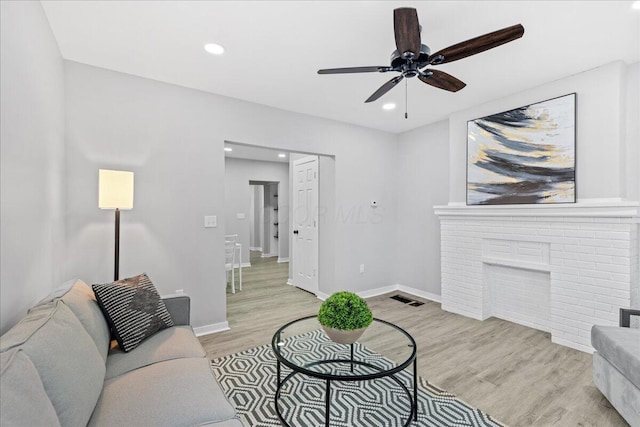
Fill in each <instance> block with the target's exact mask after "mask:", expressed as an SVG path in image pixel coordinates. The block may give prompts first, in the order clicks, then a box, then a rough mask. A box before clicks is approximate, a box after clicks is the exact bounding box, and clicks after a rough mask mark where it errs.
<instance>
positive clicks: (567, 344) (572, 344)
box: [551, 335, 595, 354]
mask: <svg viewBox="0 0 640 427" xmlns="http://www.w3.org/2000/svg"><path fill="white" fill-rule="evenodd" d="M551 342H552V343H554V344H559V345H563V346H565V347H571V348H573V349H576V350H580V351H584V352H585V353H589V354H593V353H594V352H595V350H594V348H593V347H591V346H586V345H582V344H578V343H575V342H573V341H568V340H565V339H562V338H557V337H554V336H553V335H551Z"/></svg>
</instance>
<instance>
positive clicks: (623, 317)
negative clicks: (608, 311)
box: [620, 308, 640, 328]
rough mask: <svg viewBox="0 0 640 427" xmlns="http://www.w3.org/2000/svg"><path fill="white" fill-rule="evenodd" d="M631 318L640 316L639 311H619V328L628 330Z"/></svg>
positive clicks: (628, 309) (623, 309) (624, 309)
mask: <svg viewBox="0 0 640 427" xmlns="http://www.w3.org/2000/svg"><path fill="white" fill-rule="evenodd" d="M631 316H640V310H633V309H631V308H621V309H620V326H621V327H623V328H628V327H630V326H631Z"/></svg>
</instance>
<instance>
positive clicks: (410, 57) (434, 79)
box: [318, 7, 524, 102]
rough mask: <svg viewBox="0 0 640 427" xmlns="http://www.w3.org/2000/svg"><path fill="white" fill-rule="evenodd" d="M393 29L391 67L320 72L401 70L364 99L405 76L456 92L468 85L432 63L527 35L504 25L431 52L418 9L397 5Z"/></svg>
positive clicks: (519, 28)
mask: <svg viewBox="0 0 640 427" xmlns="http://www.w3.org/2000/svg"><path fill="white" fill-rule="evenodd" d="M393 29H394V33H395V38H396V47H397V49H396V50H394V51H393V53H392V54H391V65H390V66H373V67H350V68H329V69H324V70H318V74H345V73H373V72H378V73H386V72H389V71H396V72H398V73H400V75H399V76H396V77H394V78H392V79H391V80H389V81H388V82H386V83H385V84H383V85H382V86H380V88H379V89H378V90H376V91H375V92H374V93H373V94H372V95H371V96H370V97H369V98H367V100H366V101H365V102H373V101H375V100H377V99H378V98H380V97H381V96H382V95H384V94H385V93H387V92H388V91H390V90H391V89H393V88H394V87H395V86H396V85H397V84H398V83H400V82H401V81H402V80H403V79H404V78H411V77H418V79H420V80H421V81H423V82H424V83H426V84H428V85H431V86H434V87H437V88H440V89H444V90H448V91H450V92H457V91H459V90H460V89H462V88H463V87H465V86H466V84H465V83H464V82H462V81H460V80H458V79H457V78H455V77H453V76H452V75H450V74H447V73H445V72H444V71H439V70H434V69H431V68H429V69H427V68H426V67H428V66H430V65H440V64H446V63H447V62H453V61H457V60H458V59H463V58H466V57H468V56H471V55H475V54H477V53H480V52H484V51H485V50H489V49H493V48H494V47H498V46H500V45H503V44H505V43H509V42H510V41H513V40H516V39H519V38H520V37H522V35H523V34H524V27H523V26H522V25H520V24H518V25H513V26H511V27H507V28H503V29H501V30H498V31H494V32H492V33H488V34H485V35H482V36H479V37H475V38H472V39H470V40H467V41H464V42H462V43H458V44H454V45H453V46H449V47H447V48H445V49H442V50H439V51H438V52H436V53H434V54H433V55H432V54H431V49H429V46H427V45H424V44H422V42H421V40H420V31H421V30H422V27H421V26H420V24H419V22H418V12H417V11H416V9H414V8H408V7H403V8H398V9H395V10H394V11H393Z"/></svg>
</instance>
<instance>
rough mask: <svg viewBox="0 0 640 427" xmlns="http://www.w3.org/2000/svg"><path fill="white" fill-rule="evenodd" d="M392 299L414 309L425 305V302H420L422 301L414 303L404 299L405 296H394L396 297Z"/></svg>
mask: <svg viewBox="0 0 640 427" xmlns="http://www.w3.org/2000/svg"><path fill="white" fill-rule="evenodd" d="M390 298H391V299H394V300H396V301H400V302H401V303H403V304H408V305H410V306H413V307H419V306H421V305H422V304H424V303H423V302H420V301H414V300H412V299H409V298H405V297H403V296H401V295H394V296H392V297H390Z"/></svg>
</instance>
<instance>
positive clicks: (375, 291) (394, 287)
mask: <svg viewBox="0 0 640 427" xmlns="http://www.w3.org/2000/svg"><path fill="white" fill-rule="evenodd" d="M397 290H398V285H390V286H383V287H381V288H376V289H370V290H368V291H361V292H356V294H358V295H359V296H361V297H362V298H371V297H376V296H378V295H382V294H388V293H389V292H393V291H397Z"/></svg>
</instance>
